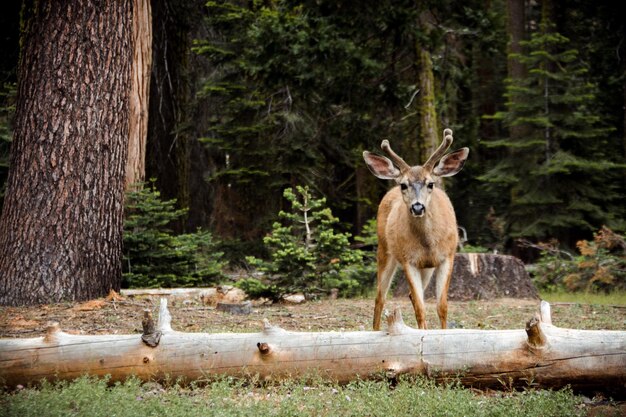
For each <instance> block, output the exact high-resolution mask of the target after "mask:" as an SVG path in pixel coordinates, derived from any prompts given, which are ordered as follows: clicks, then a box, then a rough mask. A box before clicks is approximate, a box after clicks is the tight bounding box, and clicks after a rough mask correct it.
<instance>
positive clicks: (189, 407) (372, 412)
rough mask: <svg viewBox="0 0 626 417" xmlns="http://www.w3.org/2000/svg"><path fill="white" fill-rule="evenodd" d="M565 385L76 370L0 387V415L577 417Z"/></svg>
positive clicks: (576, 405) (579, 413)
mask: <svg viewBox="0 0 626 417" xmlns="http://www.w3.org/2000/svg"><path fill="white" fill-rule="evenodd" d="M581 403H582V399H581V398H580V397H577V396H575V395H573V394H572V393H571V392H570V391H569V390H561V391H535V390H528V391H523V392H501V393H495V394H491V395H483V394H477V393H474V392H472V391H470V390H467V389H463V388H461V387H458V386H456V385H447V386H441V385H435V384H434V383H433V382H430V381H427V380H425V379H422V378H411V379H402V380H400V381H399V383H398V384H397V385H396V386H395V387H394V388H390V387H389V386H388V384H387V383H385V382H383V381H358V382H353V383H350V384H348V385H336V384H331V383H325V382H314V383H311V382H309V383H306V382H289V381H287V382H283V383H277V384H273V385H265V386H264V385H263V384H259V383H246V382H244V381H241V380H234V379H229V378H224V379H221V380H218V381H214V382H210V383H208V384H206V385H205V386H202V387H199V386H196V387H181V386H178V385H172V386H170V387H168V388H167V389H164V388H163V387H162V386H161V385H159V384H156V383H145V384H142V383H141V382H139V381H138V380H137V379H129V380H128V381H126V382H124V383H118V384H115V385H113V386H107V382H106V380H98V379H95V378H88V377H83V378H80V379H78V380H76V381H74V382H71V383H59V384H55V385H53V384H44V386H43V387H40V388H39V389H22V390H21V391H18V392H15V393H10V394H7V393H5V394H0V415H2V416H20V417H27V416H37V417H39V416H51V417H52V416H90V417H96V416H128V417H132V416H142V417H143V416H254V417H259V416H393V417H399V416H415V415H419V416H512V417H515V416H520V417H521V416H525V417H526V416H546V417H548V416H568V417H575V416H582V415H584V412H583V410H582V408H581Z"/></svg>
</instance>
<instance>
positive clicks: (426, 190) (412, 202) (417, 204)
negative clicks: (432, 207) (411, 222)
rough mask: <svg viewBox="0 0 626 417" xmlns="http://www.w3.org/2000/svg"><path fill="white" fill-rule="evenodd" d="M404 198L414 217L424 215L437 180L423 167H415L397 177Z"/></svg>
mask: <svg viewBox="0 0 626 417" xmlns="http://www.w3.org/2000/svg"><path fill="white" fill-rule="evenodd" d="M396 182H398V184H400V191H401V192H402V199H403V200H404V203H405V204H406V206H407V208H408V209H409V212H410V213H411V215H412V216H413V217H422V216H423V215H424V214H426V208H427V207H428V203H429V202H430V196H431V195H432V192H433V190H434V189H435V180H434V179H433V177H432V176H431V175H429V174H428V173H427V172H424V169H423V168H422V167H413V168H411V169H410V170H409V172H407V173H406V174H404V175H401V176H400V177H398V178H397V179H396Z"/></svg>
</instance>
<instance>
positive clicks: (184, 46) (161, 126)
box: [146, 0, 200, 231]
mask: <svg viewBox="0 0 626 417" xmlns="http://www.w3.org/2000/svg"><path fill="white" fill-rule="evenodd" d="M194 6H196V7H200V6H198V4H197V2H195V1H194V2H192V3H190V2H173V1H171V0H155V1H153V2H152V17H153V34H154V43H153V45H154V49H153V51H152V55H153V66H152V77H151V79H150V105H149V109H150V111H149V113H150V116H149V120H148V149H147V159H146V175H147V176H148V178H156V185H157V188H158V189H159V191H160V192H161V194H162V196H163V198H164V199H174V198H175V199H176V200H177V202H178V206H179V207H189V205H190V194H189V168H190V155H189V149H190V146H189V142H190V126H191V124H192V123H194V122H193V121H191V120H190V119H189V118H188V117H189V114H188V107H189V105H190V100H191V98H190V86H189V80H188V74H189V53H190V48H191V34H190V25H191V24H192V20H193V19H194V18H193V17H191V16H192V13H197V12H195V11H192V10H189V9H191V8H192V7H194ZM183 223H184V220H181V221H179V222H176V224H174V225H173V226H174V229H176V230H177V231H182V230H184V225H183Z"/></svg>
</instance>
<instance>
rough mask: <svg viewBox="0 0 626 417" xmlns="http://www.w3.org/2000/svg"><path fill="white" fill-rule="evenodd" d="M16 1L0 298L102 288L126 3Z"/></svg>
mask: <svg viewBox="0 0 626 417" xmlns="http://www.w3.org/2000/svg"><path fill="white" fill-rule="evenodd" d="M25 10H26V13H27V14H26V15H25V17H24V19H25V20H24V21H25V28H24V34H23V40H22V44H23V50H22V52H21V61H20V65H19V83H18V84H19V86H18V102H17V111H16V121H15V131H14V141H13V147H12V156H11V170H10V174H9V180H8V187H7V195H6V199H5V203H4V207H3V212H2V217H1V218H0V304H10V305H22V304H36V303H52V302H60V301H63V300H84V299H90V298H95V297H100V296H103V295H106V294H107V293H108V291H109V290H110V289H112V288H113V289H118V288H119V286H120V283H121V273H122V270H121V252H122V216H123V205H122V202H123V192H124V168H125V164H126V156H127V152H128V142H127V139H128V126H129V123H128V92H129V81H130V62H131V53H132V21H131V19H132V6H131V3H130V1H121V0H109V1H102V2H93V1H87V0H73V1H67V2H63V3H56V2H34V3H33V4H32V5H30V7H26V9H25Z"/></svg>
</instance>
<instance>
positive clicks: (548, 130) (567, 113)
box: [482, 23, 619, 243]
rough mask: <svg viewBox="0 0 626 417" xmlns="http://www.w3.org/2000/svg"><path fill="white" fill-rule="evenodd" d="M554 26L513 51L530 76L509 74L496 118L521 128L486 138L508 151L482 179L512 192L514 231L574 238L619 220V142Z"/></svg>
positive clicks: (509, 213) (580, 65) (509, 211)
mask: <svg viewBox="0 0 626 417" xmlns="http://www.w3.org/2000/svg"><path fill="white" fill-rule="evenodd" d="M549 29H550V26H549V24H547V23H543V24H542V25H541V30H540V31H538V32H536V33H533V34H532V35H531V39H530V40H529V41H525V42H522V44H523V46H524V47H525V49H526V51H527V52H526V53H524V54H513V56H512V58H514V59H517V60H519V61H520V62H521V63H522V64H524V65H525V67H526V68H527V71H528V76H527V77H526V78H524V79H512V80H509V84H508V86H507V92H506V94H505V96H506V98H507V100H508V102H507V105H508V109H507V111H504V112H499V113H496V114H495V115H494V116H493V117H494V118H495V119H498V120H501V121H502V122H503V123H504V124H505V126H506V127H508V128H509V130H511V129H513V128H517V127H523V129H521V132H523V133H522V134H521V135H517V137H516V138H514V139H513V138H505V139H501V140H494V141H490V142H488V143H486V145H487V146H488V147H500V148H505V149H506V150H507V153H506V155H505V157H504V158H503V159H502V160H501V161H500V162H499V163H498V164H496V165H495V166H494V167H493V169H491V170H489V171H488V172H487V173H486V174H485V175H483V176H482V179H483V180H484V181H487V182H488V183H490V184H492V185H493V186H495V187H500V189H501V190H503V191H505V192H506V193H507V194H508V198H509V205H508V207H507V209H506V213H505V217H506V220H507V227H508V233H509V235H510V236H512V237H528V238H537V239H544V238H547V237H556V238H557V239H559V240H560V241H562V242H563V243H573V242H575V241H576V240H577V239H578V238H581V237H584V236H588V235H590V234H591V232H592V231H593V230H595V229H597V228H598V227H600V226H601V225H602V224H607V225H613V227H616V226H617V223H618V222H619V218H615V216H614V215H613V213H612V209H611V203H612V202H614V201H616V199H617V198H618V197H619V192H618V190H617V188H616V187H617V186H618V184H619V183H618V182H617V181H616V176H615V174H616V169H615V168H618V167H619V165H618V164H616V163H614V162H611V161H612V159H613V158H612V156H611V155H612V153H613V152H614V151H615V144H616V142H617V141H616V140H614V139H615V138H612V136H611V132H612V129H610V128H608V127H606V125H605V124H604V123H603V120H602V117H601V116H600V115H599V114H598V113H597V112H596V108H595V103H596V102H597V100H598V89H597V86H596V85H595V84H594V83H593V82H591V81H590V80H589V74H588V71H587V66H586V65H585V64H584V63H583V62H581V61H580V60H579V54H578V51H577V50H576V49H572V48H570V46H569V40H568V39H567V38H566V37H564V36H562V35H560V34H559V33H556V32H552V31H551V30H549ZM518 132H519V130H518Z"/></svg>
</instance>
